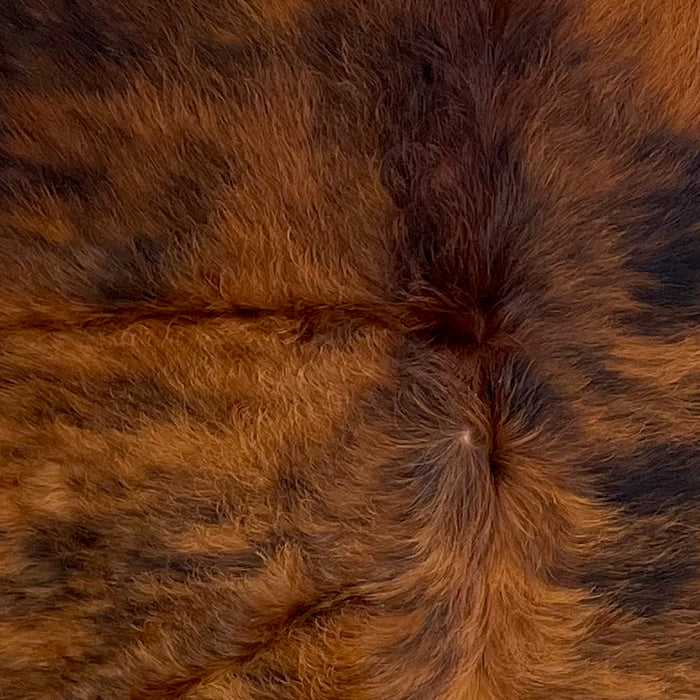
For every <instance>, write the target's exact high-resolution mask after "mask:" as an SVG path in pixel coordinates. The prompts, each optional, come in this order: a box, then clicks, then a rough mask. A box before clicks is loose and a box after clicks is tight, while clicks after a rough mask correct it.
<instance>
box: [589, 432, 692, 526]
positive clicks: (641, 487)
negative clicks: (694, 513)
mask: <svg viewBox="0 0 700 700" xmlns="http://www.w3.org/2000/svg"><path fill="white" fill-rule="evenodd" d="M587 469H588V470H589V471H590V472H591V473H593V474H594V475H595V476H596V477H597V478H598V483H599V492H600V496H601V497H602V498H604V499H605V500H606V501H608V502H609V503H612V504H614V505H617V506H620V507H622V508H623V509H624V510H625V511H627V512H628V513H630V514H631V515H637V516H649V515H657V514H663V513H665V512H666V511H668V510H669V509H670V508H676V507H683V506H689V505H692V504H694V503H696V502H697V500H698V499H700V446H698V445H696V444H672V443H669V444H653V443H652V444H647V445H643V446H641V447H640V448H639V449H638V450H637V451H636V452H633V453H632V454H628V455H616V456H615V457H613V458H611V459H603V460H600V461H598V462H595V463H593V464H589V465H588V467H587Z"/></svg>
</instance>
